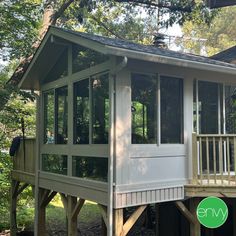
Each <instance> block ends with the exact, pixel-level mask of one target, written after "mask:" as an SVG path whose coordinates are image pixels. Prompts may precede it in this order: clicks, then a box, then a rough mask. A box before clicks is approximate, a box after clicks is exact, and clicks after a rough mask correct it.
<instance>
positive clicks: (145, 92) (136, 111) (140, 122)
mask: <svg viewBox="0 0 236 236" xmlns="http://www.w3.org/2000/svg"><path fill="white" fill-rule="evenodd" d="M131 89H132V107H131V112H132V143H133V144H141V143H143V144H145V143H146V144H148V143H149V144H152V143H156V142H157V129H156V127H157V118H156V117H157V78H156V76H154V75H144V74H132V77H131Z"/></svg>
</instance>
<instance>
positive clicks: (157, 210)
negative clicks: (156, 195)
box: [155, 203, 160, 236]
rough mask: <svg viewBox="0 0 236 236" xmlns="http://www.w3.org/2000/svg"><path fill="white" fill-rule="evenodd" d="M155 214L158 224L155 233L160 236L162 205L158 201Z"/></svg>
mask: <svg viewBox="0 0 236 236" xmlns="http://www.w3.org/2000/svg"><path fill="white" fill-rule="evenodd" d="M155 216H156V219H155V221H156V225H155V233H156V234H155V235H156V236H160V224H159V223H160V207H159V204H158V203H155Z"/></svg>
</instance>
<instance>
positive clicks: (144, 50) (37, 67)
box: [20, 26, 236, 89]
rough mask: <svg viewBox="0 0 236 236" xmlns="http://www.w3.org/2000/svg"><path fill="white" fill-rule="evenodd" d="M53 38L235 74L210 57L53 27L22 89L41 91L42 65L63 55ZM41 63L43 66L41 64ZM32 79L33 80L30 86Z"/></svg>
mask: <svg viewBox="0 0 236 236" xmlns="http://www.w3.org/2000/svg"><path fill="white" fill-rule="evenodd" d="M52 36H53V37H57V38H58V39H60V40H61V41H62V43H61V45H63V42H68V41H69V42H72V43H75V44H79V45H81V46H84V47H87V48H90V49H92V50H95V51H98V52H101V53H104V54H107V55H114V56H123V57H128V58H133V59H137V60H144V61H150V62H156V63H162V64H169V65H176V66H181V67H188V68H194V69H201V70H206V71H215V72H223V73H228V74H234V75H236V66H235V65H232V64H229V63H225V62H221V61H217V60H213V59H211V58H207V57H202V56H196V55H193V54H186V53H180V52H175V51H171V50H167V49H162V48H157V47H155V46H148V45H141V44H137V43H133V42H131V41H127V40H121V39H114V38H108V37H103V36H98V35H92V34H88V33H82V32H76V31H72V30H66V29H62V28H58V27H54V26H51V27H49V30H48V32H47V33H46V35H45V37H44V39H43V40H42V42H41V44H40V46H39V48H38V50H37V51H36V53H35V55H34V57H33V59H32V60H31V63H30V65H29V66H28V68H27V69H26V71H25V73H24V75H23V77H22V80H21V82H20V86H21V87H23V88H26V89H38V88H39V83H38V81H39V79H40V76H42V73H41V71H42V70H44V67H43V66H47V63H46V62H45V58H46V59H48V58H47V57H48V56H47V55H48V54H50V52H51V53H52V54H53V52H54V54H56V55H54V56H57V57H59V56H60V53H59V51H60V50H59V46H58V45H54V44H52V43H51V41H52V38H51V37H52ZM50 60H52V58H50V59H49V61H50ZM39 61H42V62H43V63H41V64H40V63H39ZM37 73H38V74H37ZM29 80H31V81H30V83H29ZM27 81H28V82H27Z"/></svg>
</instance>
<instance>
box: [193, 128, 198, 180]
mask: <svg viewBox="0 0 236 236" xmlns="http://www.w3.org/2000/svg"><path fill="white" fill-rule="evenodd" d="M192 171H193V178H192V184H197V182H198V151H197V134H196V133H193V135H192Z"/></svg>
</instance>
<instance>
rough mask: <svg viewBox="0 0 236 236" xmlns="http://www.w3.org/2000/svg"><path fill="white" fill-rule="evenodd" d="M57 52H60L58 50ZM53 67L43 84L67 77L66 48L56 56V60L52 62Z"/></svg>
mask: <svg viewBox="0 0 236 236" xmlns="http://www.w3.org/2000/svg"><path fill="white" fill-rule="evenodd" d="M58 50H61V49H60V48H58ZM54 63H55V64H54V66H53V67H52V69H51V70H50V71H49V72H48V74H47V75H46V77H45V78H44V80H43V83H44V84H45V83H49V82H52V81H55V80H57V79H61V78H63V77H65V76H67V75H68V50H67V48H66V49H64V51H63V52H62V53H61V54H60V55H59V56H58V60H57V61H55V62H54Z"/></svg>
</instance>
